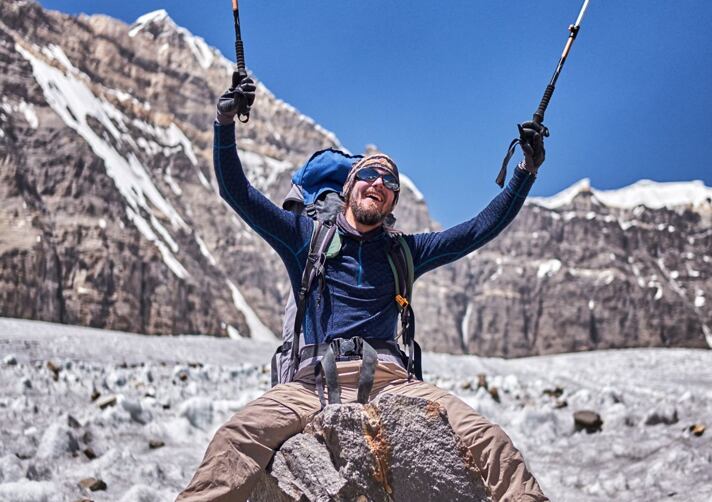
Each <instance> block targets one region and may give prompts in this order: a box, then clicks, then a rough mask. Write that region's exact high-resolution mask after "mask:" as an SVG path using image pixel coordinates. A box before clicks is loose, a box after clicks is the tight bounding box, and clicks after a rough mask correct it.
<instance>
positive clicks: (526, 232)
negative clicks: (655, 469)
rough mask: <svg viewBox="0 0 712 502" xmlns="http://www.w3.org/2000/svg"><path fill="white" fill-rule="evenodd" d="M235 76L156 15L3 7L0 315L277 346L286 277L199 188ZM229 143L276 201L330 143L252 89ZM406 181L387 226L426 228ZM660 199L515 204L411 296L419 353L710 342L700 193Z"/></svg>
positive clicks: (567, 197)
mask: <svg viewBox="0 0 712 502" xmlns="http://www.w3.org/2000/svg"><path fill="white" fill-rule="evenodd" d="M231 72H232V65H231V63H230V62H229V61H228V60H227V59H225V58H224V57H223V56H222V55H221V54H220V53H219V52H218V51H217V50H215V49H213V48H211V47H209V46H208V45H207V44H206V43H205V41H204V40H203V39H201V38H200V37H196V36H194V35H192V34H191V33H190V32H188V31H187V30H185V29H184V28H181V27H179V26H177V25H176V24H175V23H174V22H173V21H172V20H171V19H170V17H169V16H168V14H167V13H166V12H165V11H156V12H152V13H149V14H146V15H144V16H142V17H140V18H139V19H138V20H137V21H136V22H135V23H134V24H132V25H130V26H129V25H127V24H125V23H122V22H120V21H117V20H115V19H111V18H108V17H106V16H85V15H80V16H76V17H75V16H68V15H64V14H61V13H58V12H52V11H47V10H44V9H43V8H42V7H41V6H40V5H39V4H37V3H35V2H32V1H25V0H10V1H5V2H3V3H2V4H0V91H2V96H3V98H2V103H1V104H0V125H1V128H0V166H1V167H0V315H3V316H7V317H21V318H27V319H37V320H46V321H54V322H62V323H67V324H79V325H84V326H91V327H100V328H110V329H117V330H122V331H131V332H137V333H147V334H175V333H193V334H214V335H220V336H233V337H251V338H255V339H261V340H268V341H272V342H273V341H275V340H276V338H275V336H274V333H279V332H280V331H281V314H282V306H283V304H284V299H285V297H286V295H287V294H288V292H289V283H288V280H287V276H286V273H285V271H284V269H283V267H282V265H281V263H280V261H279V259H278V257H277V255H276V254H275V253H274V252H273V251H272V250H271V249H270V248H269V247H268V246H266V245H265V244H264V243H263V242H262V241H261V239H259V238H258V237H257V236H256V235H255V234H254V233H252V231H251V230H249V228H248V227H247V226H246V225H245V224H244V223H243V222H242V220H240V219H239V218H238V217H237V216H236V215H235V214H234V213H233V212H232V210H231V209H230V208H229V207H228V206H227V205H226V204H225V203H224V202H223V201H222V200H221V198H220V197H219V195H218V193H217V185H216V182H215V179H214V176H213V170H212V158H211V157H212V122H213V118H214V103H215V101H216V99H217V97H218V96H219V95H220V94H221V93H222V92H223V90H224V86H226V85H227V84H228V82H229V81H230V75H231ZM238 135H239V138H238V144H239V147H240V152H241V158H242V160H243V164H244V166H245V170H246V172H247V175H248V177H249V178H250V180H251V181H252V183H253V184H254V185H255V186H256V187H258V188H259V189H260V190H262V191H263V192H265V193H266V194H267V196H268V197H270V198H271V200H273V201H274V202H276V203H278V204H279V203H280V202H281V199H282V197H283V196H284V195H285V194H286V193H287V190H288V188H289V183H290V175H291V172H293V171H294V170H295V169H296V168H298V167H299V166H300V165H301V164H302V163H303V162H304V161H305V160H306V159H307V158H308V157H309V156H310V155H311V154H312V153H313V152H314V151H316V150H318V149H321V148H326V147H341V145H340V143H339V141H338V139H337V137H336V136H335V135H334V134H333V133H331V132H329V131H326V130H325V129H324V128H322V127H321V126H319V125H318V124H316V123H315V122H314V121H313V120H312V119H310V118H308V117H306V116H304V115H303V114H301V113H299V112H298V111H297V110H296V109H295V108H294V107H292V106H290V105H289V104H287V103H284V102H283V101H281V100H279V99H278V98H277V97H275V96H274V95H273V94H272V93H271V92H270V91H269V89H267V88H266V87H265V86H264V85H263V84H262V83H260V82H258V92H257V100H256V103H255V106H254V110H253V112H252V114H251V119H250V122H249V123H248V124H246V125H241V126H240V127H239V130H238ZM403 185H404V191H403V192H404V193H403V194H402V196H401V198H400V202H399V206H398V208H397V212H396V216H397V217H398V221H399V224H398V226H399V227H400V228H401V229H403V230H405V231H407V232H415V231H424V230H426V231H428V230H437V229H438V228H439V225H438V224H437V223H436V222H434V221H433V220H432V219H431V217H430V215H429V213H428V209H427V205H426V202H425V200H424V198H423V196H422V194H421V193H420V192H419V191H418V189H417V188H416V187H415V186H414V185H413V183H412V182H410V180H408V179H407V178H406V177H404V182H403ZM661 186H662V185H659V184H652V183H649V184H648V185H645V184H643V185H640V184H638V185H635V186H634V187H635V188H631V189H625V190H623V191H622V192H620V193H619V194H618V196H617V200H619V202H618V203H616V202H611V201H612V200H614V199H616V196H615V194H610V193H607V192H601V191H594V190H592V189H590V187H588V186H585V184H579V185H576V186H575V187H572V188H571V189H570V190H569V191H567V192H566V193H565V194H562V195H561V196H559V197H556V198H552V199H549V200H542V199H540V200H532V201H530V202H529V203H528V204H527V205H526V206H525V208H524V209H523V211H522V213H521V214H520V216H519V217H518V218H517V219H516V220H515V222H514V224H513V225H512V226H511V227H510V228H509V229H507V230H506V231H505V232H504V233H503V234H502V235H501V236H500V237H499V238H498V239H496V240H494V241H493V242H492V243H490V244H488V245H487V246H486V247H485V248H483V249H481V250H479V251H478V252H476V253H474V254H473V255H471V256H470V257H468V258H466V259H463V260H460V261H459V262H458V263H455V264H453V265H452V266H449V267H443V268H441V269H439V270H436V271H434V272H432V273H431V274H429V275H427V276H425V277H424V278H423V279H422V280H420V281H419V282H418V283H417V285H416V290H415V297H414V305H415V308H416V311H417V316H418V333H419V334H418V337H419V339H420V341H421V343H422V344H423V345H424V346H425V348H427V349H430V350H437V351H447V352H454V353H478V354H482V355H499V356H522V355H527V354H545V353H552V352H560V351H576V350H589V349H597V348H608V347H628V346H682V347H702V346H705V345H706V343H708V342H710V343H712V341H710V340H711V339H712V334H710V333H711V331H710V329H711V328H710V326H712V319H711V318H710V317H711V316H710V313H709V308H708V307H707V308H705V297H706V295H708V294H710V291H711V288H710V286H711V284H710V276H711V272H712V268H711V266H710V262H709V249H710V248H711V246H710V244H712V243H711V242H710V240H711V239H712V237H711V236H710V232H709V227H710V226H709V223H710V203H709V200H706V199H704V197H703V198H702V199H698V198H694V197H697V195H694V197H693V192H694V194H697V193H698V192H700V193H706V194H709V189H708V188H706V187H704V186H703V185H701V184H699V183H697V184H695V183H692V184H680V185H679V186H678V188H676V189H675V190H677V192H678V195H680V197H681V198H676V199H675V200H671V199H666V198H661V199H660V201H661V204H660V205H655V204H651V203H650V202H649V200H648V199H647V198H641V197H650V196H653V195H652V194H655V193H657V192H658V191H661V192H660V193H662V192H665V193H668V190H667V188H669V187H667V188H665V187H664V188H660V187H661ZM685 187H687V188H685ZM658 188H660V190H658ZM688 188H689V191H690V193H689V194H688V195H689V196H688V195H685V194H684V193H683V191H684V190H687V189H688ZM635 194H649V195H635ZM707 196H708V195H707ZM636 197H637V198H636ZM661 197H662V196H661ZM685 197H687V198H685ZM620 201H628V202H627V204H628V205H627V206H626V205H624V204H623V205H621V204H622V202H620ZM663 202H664V204H663ZM631 204H634V205H631ZM671 228H672V230H670V229H671ZM706 339H707V341H706Z"/></svg>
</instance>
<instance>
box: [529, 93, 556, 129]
mask: <svg viewBox="0 0 712 502" xmlns="http://www.w3.org/2000/svg"><path fill="white" fill-rule="evenodd" d="M552 94H554V85H553V84H549V85H547V86H546V90H545V91H544V96H542V98H541V102H540V103H539V108H537V109H536V112H534V117H533V120H534V122H536V123H537V124H541V123H542V122H544V113H545V112H546V107H547V106H549V101H550V100H551V96H552Z"/></svg>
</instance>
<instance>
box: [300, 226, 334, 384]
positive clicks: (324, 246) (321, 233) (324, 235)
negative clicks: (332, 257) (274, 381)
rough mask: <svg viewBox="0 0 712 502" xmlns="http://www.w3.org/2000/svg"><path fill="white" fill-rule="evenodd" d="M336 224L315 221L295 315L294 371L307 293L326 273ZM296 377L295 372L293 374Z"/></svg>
mask: <svg viewBox="0 0 712 502" xmlns="http://www.w3.org/2000/svg"><path fill="white" fill-rule="evenodd" d="M336 234H337V232H336V225H335V224H334V223H333V222H330V221H314V229H313V230H312V236H311V241H310V242H309V254H308V256H307V261H306V264H305V265H304V272H303V273H302V283H301V286H300V288H299V293H298V294H297V298H296V300H297V301H296V303H297V312H296V314H295V316H294V339H293V341H292V363H293V364H292V372H293V373H294V372H295V370H296V367H297V366H298V364H294V363H298V361H297V360H298V358H299V337H300V335H301V332H302V323H303V322H304V312H305V311H306V303H307V295H308V294H309V290H310V289H311V287H312V284H314V280H315V279H316V278H317V277H321V276H323V274H324V262H325V261H326V258H327V251H328V250H329V248H330V244H331V241H332V240H334V235H336ZM339 242H340V241H339ZM291 378H294V374H292V375H291Z"/></svg>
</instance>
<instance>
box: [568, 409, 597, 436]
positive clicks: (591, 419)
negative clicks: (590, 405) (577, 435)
mask: <svg viewBox="0 0 712 502" xmlns="http://www.w3.org/2000/svg"><path fill="white" fill-rule="evenodd" d="M602 427H603V420H602V419H601V415H599V414H598V413H596V412H595V411H591V410H579V411H576V412H574V429H575V430H576V431H577V432H579V431H584V430H585V431H586V432H588V433H589V434H591V433H594V432H600V431H601V428H602Z"/></svg>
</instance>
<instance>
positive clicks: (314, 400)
mask: <svg viewBox="0 0 712 502" xmlns="http://www.w3.org/2000/svg"><path fill="white" fill-rule="evenodd" d="M319 408H320V405H319V398H318V397H317V395H316V393H315V392H314V388H313V387H312V386H310V385H305V384H303V383H298V382H292V383H288V384H284V385H277V386H275V387H274V388H273V389H271V390H269V391H268V392H266V393H265V394H264V395H262V396H261V397H259V398H257V399H256V400H254V401H252V402H250V403H249V404H247V405H246V406H245V407H244V408H242V409H241V410H240V411H238V412H237V413H235V414H234V415H233V416H232V417H231V418H230V419H229V420H228V421H227V422H226V423H225V424H223V425H222V426H221V427H220V428H219V429H218V431H217V432H216V433H215V436H213V439H212V440H211V441H210V444H209V445H208V449H207V451H206V452H205V457H204V458H203V461H202V462H201V464H200V466H199V467H198V470H197V471H196V473H195V475H194V476H193V479H192V480H191V482H190V483H189V484H188V486H187V487H186V488H185V489H184V490H183V491H182V492H181V493H180V494H179V495H178V498H177V499H176V502H241V501H245V500H247V498H248V497H249V496H250V493H251V492H252V488H253V487H254V485H255V483H256V482H257V480H258V479H259V478H258V476H259V475H260V473H261V472H262V471H263V470H264V468H265V467H266V466H267V464H268V463H269V461H270V460H271V458H272V455H274V452H275V450H277V449H278V448H279V447H280V446H281V445H282V443H284V442H285V441H286V440H287V439H289V438H290V437H292V436H294V435H295V434H298V433H300V432H301V431H302V430H303V429H304V427H305V426H306V424H307V423H308V422H309V420H311V418H312V417H313V416H314V414H315V413H317V412H318V411H319Z"/></svg>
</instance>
